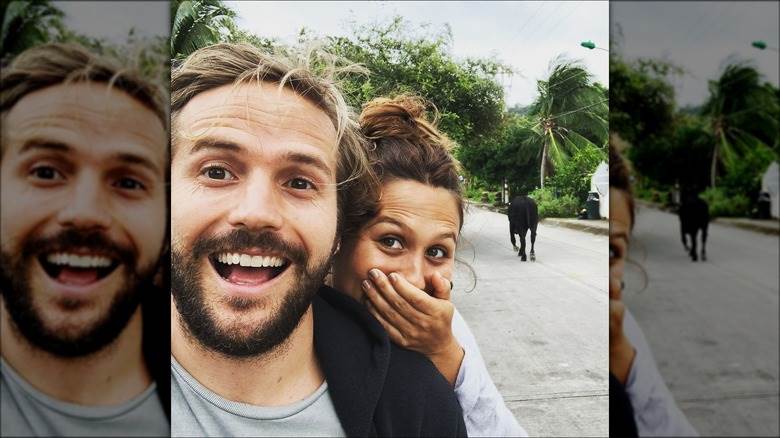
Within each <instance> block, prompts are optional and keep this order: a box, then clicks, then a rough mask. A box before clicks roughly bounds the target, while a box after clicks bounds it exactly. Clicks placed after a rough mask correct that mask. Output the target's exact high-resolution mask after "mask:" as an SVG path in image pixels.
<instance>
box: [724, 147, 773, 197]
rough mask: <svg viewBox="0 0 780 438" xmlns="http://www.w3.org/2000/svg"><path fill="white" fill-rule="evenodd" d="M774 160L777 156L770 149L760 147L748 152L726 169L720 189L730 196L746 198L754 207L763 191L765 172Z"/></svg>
mask: <svg viewBox="0 0 780 438" xmlns="http://www.w3.org/2000/svg"><path fill="white" fill-rule="evenodd" d="M774 160H775V154H774V152H773V151H772V150H771V149H770V148H769V147H766V146H758V147H756V148H754V149H751V150H748V151H746V152H745V154H744V155H743V157H742V159H741V160H738V161H736V162H735V163H733V164H732V165H730V166H728V167H727V168H726V170H725V172H724V174H723V176H722V177H721V179H720V185H719V187H720V188H722V189H723V192H724V193H726V194H727V195H729V196H736V195H744V196H746V197H747V198H748V199H749V200H750V204H751V205H754V204H755V202H756V200H757V199H758V194H759V192H760V191H761V179H762V178H763V176H764V172H766V169H767V168H768V167H769V165H770V164H772V161H774Z"/></svg>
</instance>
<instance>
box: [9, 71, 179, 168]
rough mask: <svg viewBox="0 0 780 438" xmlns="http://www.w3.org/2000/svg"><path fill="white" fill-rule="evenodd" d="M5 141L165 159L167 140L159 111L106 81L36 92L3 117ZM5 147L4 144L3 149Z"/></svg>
mask: <svg viewBox="0 0 780 438" xmlns="http://www.w3.org/2000/svg"><path fill="white" fill-rule="evenodd" d="M3 117H4V120H3V122H4V123H5V124H6V126H8V127H10V128H9V129H7V130H5V132H4V142H5V141H7V142H8V144H12V145H15V147H17V148H21V147H23V146H24V144H25V143H26V142H28V141H31V140H35V141H40V140H46V141H55V142H62V143H65V144H68V145H70V146H71V147H73V148H78V147H82V146H87V147H90V148H91V149H93V150H94V151H95V152H99V151H100V150H101V149H113V148H116V147H119V148H127V147H130V148H132V149H147V150H148V151H149V152H151V153H152V154H154V155H155V156H157V158H160V159H163V160H164V157H165V155H166V153H165V151H166V149H167V144H168V139H167V133H166V131H165V128H164V126H163V123H162V121H160V120H159V118H158V117H157V115H156V113H155V112H154V111H152V110H151V109H149V108H147V107H146V106H144V105H143V104H141V103H140V102H137V101H136V100H135V99H134V98H133V97H131V96H129V95H127V94H126V93H124V92H122V91H118V90H112V89H109V88H107V86H105V85H104V84H94V83H72V84H62V85H57V86H52V87H48V88H44V89H42V90H38V91H36V92H34V93H31V94H29V95H27V96H25V97H23V98H22V99H20V100H19V102H17V103H16V105H14V107H13V108H11V110H10V111H8V113H6V114H5V115H4V116H3ZM4 149H5V148H4Z"/></svg>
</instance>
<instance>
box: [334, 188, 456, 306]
mask: <svg viewBox="0 0 780 438" xmlns="http://www.w3.org/2000/svg"><path fill="white" fill-rule="evenodd" d="M459 228H460V218H459V208H458V203H457V200H456V198H455V196H454V195H453V194H452V193H451V192H449V191H448V190H446V189H443V188H439V187H431V186H428V185H425V184H422V183H419V182H416V181H411V180H393V181H390V182H388V183H386V184H385V185H384V186H383V187H382V195H381V197H380V202H379V213H378V214H377V215H376V217H374V218H373V219H372V220H371V221H370V222H369V223H367V224H366V225H365V226H364V227H363V228H362V229H361V230H360V232H359V233H358V236H357V238H356V239H355V240H354V241H352V242H345V245H344V246H343V248H342V251H341V252H340V253H339V255H338V256H337V259H336V264H335V272H334V286H335V287H336V289H338V290H340V291H342V292H344V293H346V294H348V295H350V296H352V297H353V298H355V299H357V300H359V301H360V300H361V299H362V297H363V291H362V290H361V288H360V283H361V282H362V281H363V280H366V279H368V271H369V270H370V269H372V268H378V269H379V270H381V271H382V272H384V273H385V274H390V273H391V272H397V273H399V274H401V275H403V276H404V277H405V278H406V280H408V281H409V282H410V283H412V284H413V285H415V286H416V287H418V288H419V289H422V290H425V291H427V292H429V293H430V292H431V291H432V290H433V286H432V284H431V279H432V276H433V274H434V273H435V272H436V271H438V272H439V273H440V274H441V275H442V276H443V277H444V278H447V279H451V278H452V272H453V266H454V264H455V247H456V243H457V240H458V229H459Z"/></svg>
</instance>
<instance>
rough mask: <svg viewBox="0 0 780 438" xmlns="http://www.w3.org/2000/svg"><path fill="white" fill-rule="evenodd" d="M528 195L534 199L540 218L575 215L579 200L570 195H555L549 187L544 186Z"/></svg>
mask: <svg viewBox="0 0 780 438" xmlns="http://www.w3.org/2000/svg"><path fill="white" fill-rule="evenodd" d="M528 196H530V197H531V198H533V199H534V200H535V201H536V205H537V207H538V208H539V217H540V218H545V217H564V218H571V217H576V216H577V208H578V206H579V202H577V199H575V198H574V196H572V195H561V196H555V193H554V192H553V190H552V189H551V188H549V187H544V188H539V189H536V190H534V191H533V192H531V193H529V194H528Z"/></svg>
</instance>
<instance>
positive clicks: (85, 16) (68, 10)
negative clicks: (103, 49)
mask: <svg viewBox="0 0 780 438" xmlns="http://www.w3.org/2000/svg"><path fill="white" fill-rule="evenodd" d="M52 3H53V4H54V5H55V6H56V7H57V8H59V9H60V10H61V11H62V12H64V13H65V25H66V26H68V27H69V28H70V29H72V30H74V31H76V32H79V33H82V34H85V35H89V36H92V37H96V38H105V39H108V40H109V41H113V42H115V43H124V42H125V41H127V33H128V32H129V31H130V28H132V27H135V31H136V34H137V35H139V36H158V35H164V36H166V37H167V36H168V35H169V34H170V30H169V29H168V28H169V27H170V25H171V24H170V21H169V18H168V15H169V14H170V6H169V5H168V2H161V1H54V2H52Z"/></svg>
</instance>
